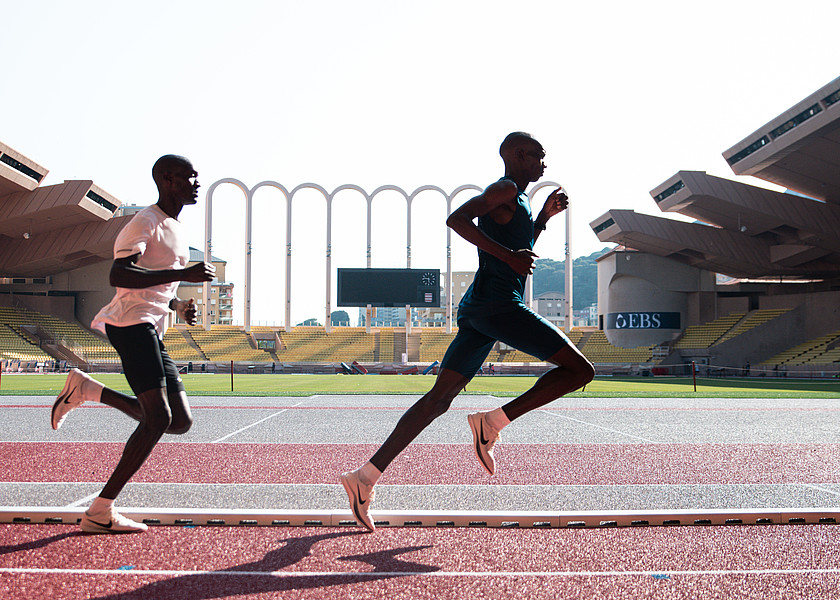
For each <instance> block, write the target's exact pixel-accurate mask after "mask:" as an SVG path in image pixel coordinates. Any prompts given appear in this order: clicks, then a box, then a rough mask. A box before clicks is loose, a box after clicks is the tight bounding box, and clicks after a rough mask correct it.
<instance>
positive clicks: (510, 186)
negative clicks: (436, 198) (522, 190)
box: [446, 179, 537, 274]
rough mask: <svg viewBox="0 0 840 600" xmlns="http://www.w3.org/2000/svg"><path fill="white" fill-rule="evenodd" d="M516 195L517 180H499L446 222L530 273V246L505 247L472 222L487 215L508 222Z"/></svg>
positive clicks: (531, 267)
mask: <svg viewBox="0 0 840 600" xmlns="http://www.w3.org/2000/svg"><path fill="white" fill-rule="evenodd" d="M516 194H517V190H516V184H515V183H513V182H512V181H510V180H509V179H503V180H501V181H497V182H495V183H493V184H491V185H490V186H488V187H487V189H486V190H484V192H482V193H481V194H479V195H478V196H476V197H475V198H471V199H470V200H467V201H466V202H464V204H462V205H461V206H459V207H458V208H456V209H455V210H454V211H452V214H451V215H449V218H448V219H446V225H447V226H448V227H450V228H451V229H452V231H454V232H455V233H457V234H458V235H460V236H461V237H462V238H464V239H465V240H467V241H468V242H470V243H471V244H473V245H475V246H477V247H478V248H480V249H481V250H484V251H485V252H487V253H489V254H492V255H493V256H495V257H496V258H498V259H499V260H502V261H504V262H505V263H507V264H508V265H510V267H511V268H512V269H513V270H514V271H516V272H517V273H521V274H530V273H532V272H533V266H534V259H535V258H536V257H537V255H536V254H534V253H533V252H532V251H531V250H529V249H524V248H506V247H505V246H503V245H501V244H499V243H498V242H497V241H495V240H494V239H492V238H490V237H488V236H487V234H485V233H484V232H483V231H481V229H479V228H478V225H476V223H475V222H474V221H473V219H476V218H478V217H481V216H484V215H490V216H491V218H493V219H494V220H496V221H499V222H502V223H505V222H507V221H509V220H510V219H511V217H512V216H513V211H514V209H515V207H514V204H515V202H516Z"/></svg>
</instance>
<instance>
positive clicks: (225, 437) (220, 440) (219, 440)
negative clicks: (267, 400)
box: [210, 398, 309, 444]
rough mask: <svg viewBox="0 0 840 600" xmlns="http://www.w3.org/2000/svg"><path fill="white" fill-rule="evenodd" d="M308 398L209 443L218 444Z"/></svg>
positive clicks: (296, 405) (294, 406) (295, 406)
mask: <svg viewBox="0 0 840 600" xmlns="http://www.w3.org/2000/svg"><path fill="white" fill-rule="evenodd" d="M308 400H309V398H307V399H306V400H301V401H300V402H298V403H297V404H294V405H292V406H290V407H289V408H284V409H283V410H279V411H277V412H276V413H273V414H271V415H268V416H267V417H263V418H262V419H260V420H259V421H256V422H254V423H251V424H250V425H246V426H245V427H240V428H239V429H237V430H236V431H233V432H231V433H229V434H227V435H224V436H222V437H220V438H219V439H217V440H213V441H212V442H210V443H211V444H218V443H220V442H223V441H225V440H226V439H228V438H231V437H233V436H235V435H237V434H239V433H242V432H243V431H247V430H248V429H250V428H251V427H256V426H257V425H259V424H260V423H264V422H266V421H268V420H270V419H273V418H274V417H276V416H278V415H282V414H283V413H284V412H286V411H288V410H291V409H293V408H297V407H298V406H300V405H301V404H303V403H304V402H306V401H308Z"/></svg>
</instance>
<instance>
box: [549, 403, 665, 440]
mask: <svg viewBox="0 0 840 600" xmlns="http://www.w3.org/2000/svg"><path fill="white" fill-rule="evenodd" d="M540 412H541V413H545V414H547V415H551V416H552V417H557V418H558V419H566V420H567V421H573V422H575V423H580V424H581V425H588V426H589V427H595V428H596V429H603V430H604V431H609V432H611V433H617V434H619V435H623V436H625V437H629V438H632V439H634V440H641V441H643V442H647V443H648V444H664V443H665V442H658V441H656V440H649V439H647V438H643V437H640V436H638V435H633V434H631V433H627V432H626V431H619V430H618V429H611V428H609V427H604V426H603V425H596V424H595V423H590V422H589V421H582V420H580V419H575V418H573V417H567V416H566V415H560V414H557V413H554V412H552V411H550V410H540Z"/></svg>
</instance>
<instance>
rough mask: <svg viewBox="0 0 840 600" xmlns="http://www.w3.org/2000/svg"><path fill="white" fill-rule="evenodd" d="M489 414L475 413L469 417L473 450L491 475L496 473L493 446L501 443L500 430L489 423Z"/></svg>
mask: <svg viewBox="0 0 840 600" xmlns="http://www.w3.org/2000/svg"><path fill="white" fill-rule="evenodd" d="M486 416H487V413H480V412H478V413H473V414H471V415H468V416H467V421H468V422H469V424H470V429H471V430H472V435H473V450H475V455H476V457H478V461H479V462H480V463H481V466H482V467H484V468H485V469H486V470H487V472H488V473H490V474H491V475H492V474H493V473H495V472H496V460H495V459H494V458H493V446H495V445H496V442H498V441H499V430H498V429H496V428H495V427H493V426H491V425H490V424H489V423H488V422H487V418H486Z"/></svg>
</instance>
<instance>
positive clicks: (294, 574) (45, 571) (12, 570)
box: [0, 567, 840, 578]
mask: <svg viewBox="0 0 840 600" xmlns="http://www.w3.org/2000/svg"><path fill="white" fill-rule="evenodd" d="M4 573H5V574H10V575H11V574H29V575H39V574H41V575H56V574H65V575H134V576H145V577H149V576H158V577H160V576H163V577H181V576H190V575H193V576H196V575H198V576H215V577H280V578H283V577H285V578H298V577H339V578H342V577H371V578H382V577H446V578H450V577H472V578H481V577H654V576H663V575H666V576H669V577H671V576H695V577H696V576H729V575H834V574H840V568H835V569H707V570H668V569H663V570H658V571H188V570H184V571H178V570H168V569H149V570H144V569H57V568H27V567H0V574H4Z"/></svg>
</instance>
